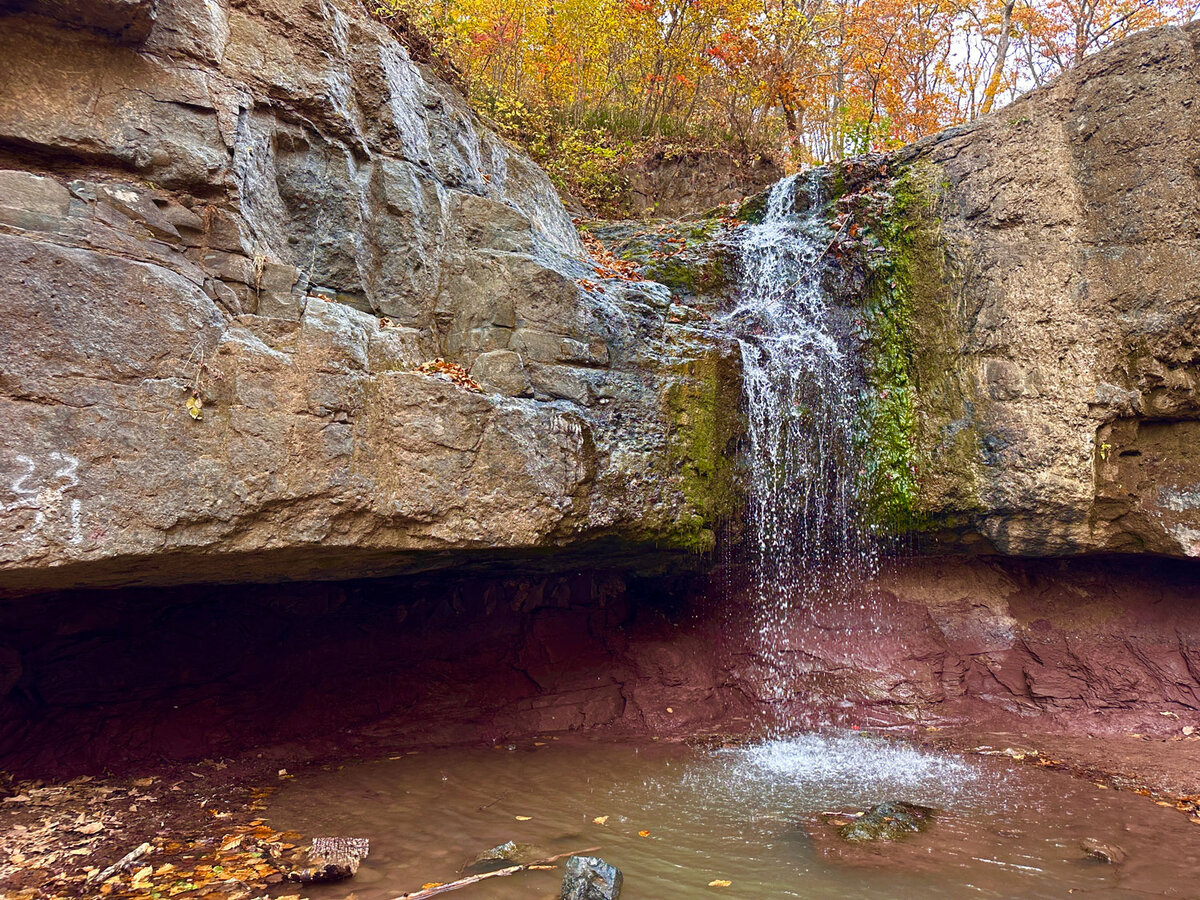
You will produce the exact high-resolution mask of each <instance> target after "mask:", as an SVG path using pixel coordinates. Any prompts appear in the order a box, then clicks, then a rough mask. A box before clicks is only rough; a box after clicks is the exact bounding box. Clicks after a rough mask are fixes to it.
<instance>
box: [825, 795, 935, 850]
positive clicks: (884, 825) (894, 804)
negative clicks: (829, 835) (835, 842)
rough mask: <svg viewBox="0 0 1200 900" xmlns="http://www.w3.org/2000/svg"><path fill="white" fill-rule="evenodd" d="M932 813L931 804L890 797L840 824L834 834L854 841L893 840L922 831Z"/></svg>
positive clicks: (931, 817)
mask: <svg viewBox="0 0 1200 900" xmlns="http://www.w3.org/2000/svg"><path fill="white" fill-rule="evenodd" d="M936 815H937V810H935V809H933V808H931V807H928V806H920V805H919V804H916V803H904V802H902V801H896V800H893V801H888V802H887V803H880V804H879V805H877V806H872V807H871V808H870V809H868V810H866V812H864V813H863V814H862V815H861V816H859V817H858V818H856V819H854V821H852V822H847V823H846V824H844V825H840V826H839V827H838V834H839V835H840V836H841V837H842V838H843V839H844V840H847V841H852V842H855V843H865V842H867V841H896V840H899V839H900V838H903V837H905V836H907V835H910V834H915V833H917V832H919V831H925V830H926V829H927V828H928V827H929V826H930V825H931V824H933V819H934V817H935V816H936Z"/></svg>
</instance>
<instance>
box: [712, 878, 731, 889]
mask: <svg viewBox="0 0 1200 900" xmlns="http://www.w3.org/2000/svg"><path fill="white" fill-rule="evenodd" d="M731 884H733V882H732V881H726V880H725V879H724V878H714V879H713V880H712V881H710V882H709V883H708V886H709V887H729V886H730V885H731Z"/></svg>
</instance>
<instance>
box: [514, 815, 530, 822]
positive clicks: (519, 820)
mask: <svg viewBox="0 0 1200 900" xmlns="http://www.w3.org/2000/svg"><path fill="white" fill-rule="evenodd" d="M513 818H514V819H516V820H517V821H518V822H528V821H530V820H531V819H532V818H533V816H513Z"/></svg>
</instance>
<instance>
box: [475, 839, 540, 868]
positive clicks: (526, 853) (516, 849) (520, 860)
mask: <svg viewBox="0 0 1200 900" xmlns="http://www.w3.org/2000/svg"><path fill="white" fill-rule="evenodd" d="M549 856H550V854H549V853H547V852H545V851H543V850H542V849H541V848H539V847H535V846H534V845H533V844H525V843H518V842H517V841H505V842H504V843H503V844H499V845H498V846H495V847H492V848H491V849H490V850H484V851H483V852H482V853H480V854H479V855H478V856H476V857H475V858H474V859H473V860H471V861H470V862H469V863H467V864H466V865H465V866H463V868H462V870H463V872H465V873H466V874H468V875H482V874H483V873H485V872H495V871H497V870H498V869H507V868H508V867H509V866H527V865H529V864H530V863H533V862H537V861H538V860H539V859H546V858H547V857H549Z"/></svg>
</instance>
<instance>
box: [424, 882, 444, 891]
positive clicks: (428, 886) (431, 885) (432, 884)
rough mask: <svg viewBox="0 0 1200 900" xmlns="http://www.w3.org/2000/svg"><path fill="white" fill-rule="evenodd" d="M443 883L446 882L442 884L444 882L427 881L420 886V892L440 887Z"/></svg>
mask: <svg viewBox="0 0 1200 900" xmlns="http://www.w3.org/2000/svg"><path fill="white" fill-rule="evenodd" d="M445 883H446V882H444V881H427V882H425V883H424V884H423V885H421V890H423V891H429V890H432V889H433V888H435V887H441V886H442V885H443V884H445Z"/></svg>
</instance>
